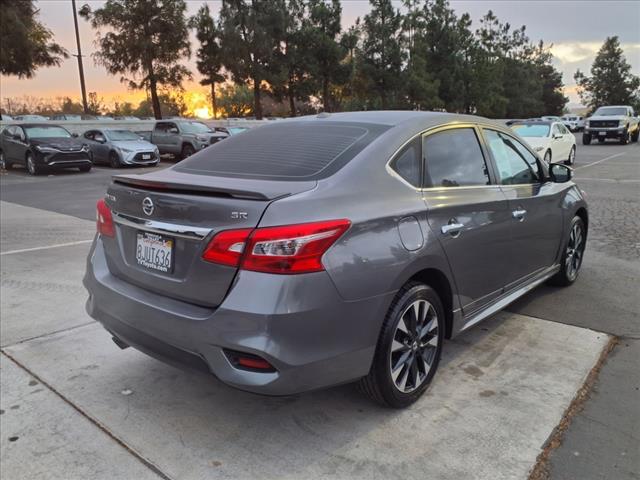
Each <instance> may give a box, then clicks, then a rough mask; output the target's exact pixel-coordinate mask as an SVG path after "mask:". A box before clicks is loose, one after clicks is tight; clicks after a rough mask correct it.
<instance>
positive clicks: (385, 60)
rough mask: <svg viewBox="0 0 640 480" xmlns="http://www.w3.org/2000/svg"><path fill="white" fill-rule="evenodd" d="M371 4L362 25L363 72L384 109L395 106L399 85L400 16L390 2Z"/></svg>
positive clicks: (400, 52) (387, 0)
mask: <svg viewBox="0 0 640 480" xmlns="http://www.w3.org/2000/svg"><path fill="white" fill-rule="evenodd" d="M370 2H371V5H372V7H373V8H372V9H371V12H369V14H367V15H365V17H364V22H363V41H362V59H363V65H362V69H363V72H364V74H365V75H367V76H368V77H369V79H370V81H371V84H372V86H373V89H374V90H375V91H376V92H377V94H378V96H379V98H380V106H381V108H382V109H386V108H389V106H390V104H391V105H393V106H395V105H396V104H397V102H398V90H399V87H400V85H401V78H400V72H401V69H402V62H403V57H404V54H403V51H402V37H401V35H402V33H401V29H400V26H401V23H402V16H401V15H400V13H399V12H398V11H397V10H396V9H394V8H393V5H392V3H391V0H370ZM390 100H391V102H390Z"/></svg>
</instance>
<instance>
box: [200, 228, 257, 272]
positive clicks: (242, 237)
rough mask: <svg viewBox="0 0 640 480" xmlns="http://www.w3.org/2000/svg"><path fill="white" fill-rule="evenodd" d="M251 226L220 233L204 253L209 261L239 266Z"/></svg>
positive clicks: (203, 256) (204, 256) (203, 255)
mask: <svg viewBox="0 0 640 480" xmlns="http://www.w3.org/2000/svg"><path fill="white" fill-rule="evenodd" d="M251 231H252V229H251V228H244V229H242V230H226V231H224V232H220V233H218V234H217V235H216V236H215V237H213V239H212V240H211V242H209V245H208V246H207V249H206V250H205V251H204V253H203V254H202V258H204V259H205V260H206V261H208V262H213V263H220V264H222V265H229V266H231V267H237V266H238V265H239V264H240V257H242V252H243V251H244V247H245V244H246V242H247V238H249V234H251Z"/></svg>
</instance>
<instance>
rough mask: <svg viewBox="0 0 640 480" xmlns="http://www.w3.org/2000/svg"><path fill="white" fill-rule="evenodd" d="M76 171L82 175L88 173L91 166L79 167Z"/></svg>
mask: <svg viewBox="0 0 640 480" xmlns="http://www.w3.org/2000/svg"><path fill="white" fill-rule="evenodd" d="M78 170H80V171H81V172H83V173H86V172H90V171H91V165H82V166H81V167H78Z"/></svg>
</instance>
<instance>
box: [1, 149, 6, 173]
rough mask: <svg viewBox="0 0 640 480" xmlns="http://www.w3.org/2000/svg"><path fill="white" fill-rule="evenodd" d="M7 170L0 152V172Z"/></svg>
mask: <svg viewBox="0 0 640 480" xmlns="http://www.w3.org/2000/svg"><path fill="white" fill-rule="evenodd" d="M6 168H7V165H6V164H5V163H4V152H0V170H4V169H6Z"/></svg>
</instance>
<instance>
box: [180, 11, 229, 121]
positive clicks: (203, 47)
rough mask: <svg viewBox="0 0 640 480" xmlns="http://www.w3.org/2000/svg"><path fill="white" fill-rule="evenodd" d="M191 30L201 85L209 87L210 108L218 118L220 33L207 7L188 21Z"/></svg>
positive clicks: (220, 67) (220, 74)
mask: <svg viewBox="0 0 640 480" xmlns="http://www.w3.org/2000/svg"><path fill="white" fill-rule="evenodd" d="M189 24H190V26H191V28H193V29H195V31H196V38H197V39H198V41H199V42H200V48H198V51H197V52H196V56H197V62H196V66H197V67H198V71H199V72H200V73H201V74H202V76H203V78H202V80H200V84H201V85H209V86H210V88H211V107H212V109H213V118H216V117H217V116H218V106H217V105H216V83H221V82H224V80H225V78H224V75H222V73H221V70H222V50H221V48H220V43H219V42H220V32H219V30H218V27H217V26H216V24H215V21H214V20H213V17H212V16H211V12H210V10H209V6H208V5H206V4H205V5H203V6H202V7H200V10H198V13H197V14H196V15H195V16H193V17H192V18H191V20H190V23H189Z"/></svg>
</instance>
